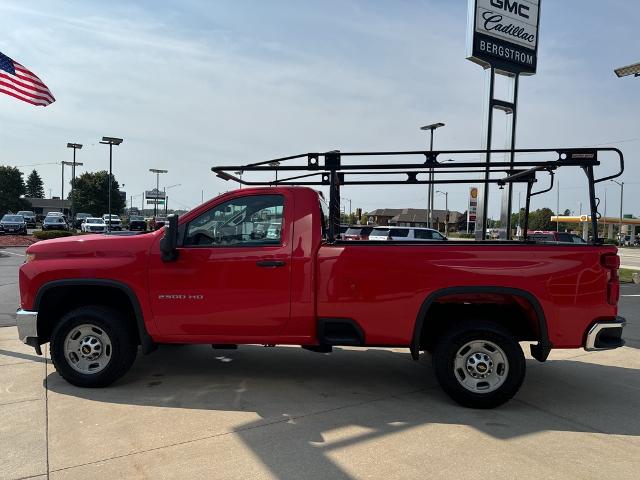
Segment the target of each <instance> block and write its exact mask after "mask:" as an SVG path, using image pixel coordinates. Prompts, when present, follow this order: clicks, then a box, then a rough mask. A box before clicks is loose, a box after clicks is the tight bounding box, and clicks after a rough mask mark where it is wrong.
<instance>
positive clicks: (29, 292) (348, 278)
mask: <svg viewBox="0 0 640 480" xmlns="http://www.w3.org/2000/svg"><path fill="white" fill-rule="evenodd" d="M319 204H322V201H321V199H320V198H319V195H318V193H317V192H316V191H315V190H313V189H310V188H305V187H281V186H277V187H265V188H261V187H256V188H251V189H242V190H236V191H233V192H228V193H225V194H224V195H223V196H221V197H218V198H214V199H212V200H210V201H209V202H207V203H205V204H203V205H201V206H200V207H197V208H195V209H193V210H191V211H190V212H189V213H187V214H185V215H184V216H182V217H181V218H180V219H177V218H176V217H172V218H171V219H170V221H169V222H168V224H167V227H166V228H165V229H162V230H160V231H157V232H153V233H151V234H149V235H133V236H127V237H112V236H104V237H100V238H95V239H94V240H93V241H91V242H87V241H85V239H83V238H82V237H81V236H76V237H69V238H67V239H60V240H57V241H55V242H39V243H36V244H34V245H32V246H30V247H29V248H28V249H27V251H26V253H27V257H26V260H27V261H26V263H24V264H23V265H22V266H21V267H20V275H19V282H20V290H19V291H20V295H21V301H20V305H21V310H19V311H18V313H17V324H18V332H19V336H20V339H21V340H22V341H23V342H24V343H26V344H28V345H31V346H33V347H34V348H35V349H36V352H37V353H38V354H41V353H42V352H41V349H40V345H41V344H43V343H46V342H50V349H49V351H50V354H51V358H52V361H53V365H54V366H55V368H56V369H57V371H58V373H59V374H60V375H61V376H62V377H63V378H64V379H66V380H67V381H68V382H70V383H71V384H74V385H77V386H81V387H104V386H107V385H109V384H111V383H113V382H114V381H116V380H117V379H118V378H120V377H122V376H123V375H124V374H125V373H126V372H127V371H128V370H129V368H130V367H131V365H132V364H133V362H134V359H135V357H136V355H137V352H138V350H139V349H140V350H141V351H142V352H144V353H150V352H152V351H153V350H154V349H155V347H156V345H157V344H158V343H194V344H198V343H200V344H215V345H221V346H228V347H234V346H237V344H239V343H261V344H291V345H301V346H303V347H304V348H306V349H308V350H311V351H316V352H325V353H326V352H329V351H331V349H332V347H333V346H335V345H351V346H360V347H365V348H366V347H368V346H372V345H374V346H378V347H380V346H393V347H400V346H404V347H406V348H408V349H409V351H410V352H411V355H412V357H413V358H414V359H416V360H417V359H418V357H419V354H420V352H421V351H428V352H431V353H432V355H433V363H434V371H435V374H436V377H437V379H438V381H439V382H440V385H441V386H442V387H443V389H444V390H445V391H446V392H447V393H448V394H449V395H450V396H451V397H452V398H453V399H454V400H456V401H457V402H459V403H461V404H463V405H465V406H471V407H476V408H490V407H495V406H497V405H500V404H502V403H504V402H506V401H507V400H509V399H510V398H511V397H512V396H513V395H515V393H516V392H517V391H518V389H519V388H520V385H521V384H522V382H523V380H524V377H525V369H526V361H525V357H524V354H523V351H522V347H521V345H520V343H519V342H534V344H533V345H532V346H531V353H532V356H533V357H534V358H535V359H537V360H539V361H544V360H546V358H547V357H548V355H549V353H550V352H551V350H552V349H554V348H565V349H566V348H578V347H580V346H583V347H584V348H585V349H587V350H606V349H613V348H618V347H621V346H622V345H624V341H623V340H622V329H623V327H624V319H622V318H621V317H619V316H617V315H618V309H617V303H618V296H619V279H618V275H616V271H617V269H618V267H619V257H618V256H617V255H616V247H614V246H611V245H576V246H573V247H572V248H571V249H570V250H571V251H569V250H568V247H567V246H566V245H556V244H533V243H525V242H504V244H492V245H486V244H483V243H482V242H464V244H463V243H462V242H460V243H458V242H423V243H422V244H420V243H416V242H413V243H410V242H397V243H392V242H378V243H375V242H341V243H337V244H332V243H328V242H327V238H326V236H325V235H326V221H324V220H323V218H324V215H323V213H322V211H323V210H321V208H319ZM230 207H232V208H230ZM229 212H231V213H229ZM238 213H241V215H240V216H238V215H237V214H238ZM265 217H269V218H271V219H272V220H275V219H278V221H279V222H281V228H280V229H279V231H278V234H277V235H276V234H275V233H274V235H273V236H274V238H272V239H267V238H265V239H262V240H255V239H254V238H252V237H251V235H250V233H251V232H252V231H253V229H254V225H255V223H256V221H261V220H262V219H263V218H265ZM395 228H396V227H385V228H384V229H383V228H380V230H379V231H380V233H382V236H383V237H384V235H386V236H387V237H389V236H391V237H393V236H394V233H395V232H393V233H392V231H393V230H394V229H395ZM398 228H401V227H398ZM383 230H388V231H384V232H383ZM403 230H409V231H410V230H411V229H404V228H403ZM413 230H414V231H415V230H417V229H413ZM422 230H425V229H421V230H420V231H422ZM220 232H225V233H224V234H220ZM432 232H433V233H432V238H433V237H434V236H436V235H435V234H436V233H437V232H435V231H432ZM372 233H373V232H372ZM429 233H431V232H429ZM227 234H228V237H227V238H225V237H224V235H227ZM267 236H268V235H267ZM408 236H409V233H406V235H405V238H406V237H408ZM439 236H440V237H442V236H441V235H439ZM442 239H444V237H442ZM229 247H235V248H229ZM238 247H240V248H238ZM98 253H100V258H99V261H96V255H97V254H98ZM532 260H533V261H532ZM567 282H569V283H567ZM479 315H480V317H479ZM569 320H570V321H569ZM139 345H140V346H141V348H139ZM339 374H340V373H339V372H338V371H336V373H335V375H339ZM413 387H414V388H416V387H415V386H413ZM552 391H553V388H552V387H551V386H550V387H549V392H550V395H551V394H552V393H551V392H552ZM589 391H592V390H589ZM584 393H587V392H583V394H584ZM575 394H576V395H580V394H581V393H579V392H577V391H576V392H575Z"/></svg>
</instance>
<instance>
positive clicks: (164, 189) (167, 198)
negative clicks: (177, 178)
mask: <svg viewBox="0 0 640 480" xmlns="http://www.w3.org/2000/svg"><path fill="white" fill-rule="evenodd" d="M181 185H182V184H181V183H176V184H175V185H169V186H168V187H167V186H166V185H165V186H164V187H162V190H163V191H164V216H165V217H166V216H167V210H168V206H169V197H167V190H169V189H170V188H173V187H179V186H181Z"/></svg>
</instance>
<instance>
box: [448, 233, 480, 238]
mask: <svg viewBox="0 0 640 480" xmlns="http://www.w3.org/2000/svg"><path fill="white" fill-rule="evenodd" d="M448 236H449V238H476V234H475V233H466V232H450V233H449V234H448Z"/></svg>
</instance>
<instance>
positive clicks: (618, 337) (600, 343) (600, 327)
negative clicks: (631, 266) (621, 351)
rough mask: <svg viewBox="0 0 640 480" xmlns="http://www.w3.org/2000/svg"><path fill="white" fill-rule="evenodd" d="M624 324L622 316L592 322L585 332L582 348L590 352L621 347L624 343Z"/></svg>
mask: <svg viewBox="0 0 640 480" xmlns="http://www.w3.org/2000/svg"><path fill="white" fill-rule="evenodd" d="M626 324H627V322H626V320H625V319H624V318H622V317H616V319H615V320H614V321H611V322H597V323H594V324H593V325H592V326H591V328H590V329H589V331H588V332H587V337H586V339H585V342H584V349H585V350H587V351H589V352H591V351H594V350H611V349H614V348H618V347H622V346H623V345H624V340H623V338H622V330H623V329H624V326H625V325H626Z"/></svg>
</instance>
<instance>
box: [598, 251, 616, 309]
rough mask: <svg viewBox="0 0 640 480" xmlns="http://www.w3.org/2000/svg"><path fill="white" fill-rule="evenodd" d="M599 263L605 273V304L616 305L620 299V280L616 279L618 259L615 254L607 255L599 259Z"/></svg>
mask: <svg viewBox="0 0 640 480" xmlns="http://www.w3.org/2000/svg"><path fill="white" fill-rule="evenodd" d="M600 263H601V264H602V266H603V267H604V268H605V269H606V271H607V302H609V304H610V305H617V304H618V300H619V299H620V279H619V278H618V269H619V268H620V257H619V256H618V255H616V254H615V253H608V254H606V255H602V256H601V257H600Z"/></svg>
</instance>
